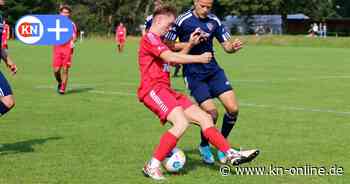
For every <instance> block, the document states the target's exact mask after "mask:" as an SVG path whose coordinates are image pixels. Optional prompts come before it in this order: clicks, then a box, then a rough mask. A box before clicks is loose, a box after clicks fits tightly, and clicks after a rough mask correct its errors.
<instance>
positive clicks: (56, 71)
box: [52, 49, 62, 93]
mask: <svg viewBox="0 0 350 184" xmlns="http://www.w3.org/2000/svg"><path fill="white" fill-rule="evenodd" d="M61 67H62V57H61V54H60V52H58V51H57V50H56V49H54V52H53V59H52V68H53V76H54V77H55V79H56V81H57V92H58V93H59V90H60V88H61V83H62V76H61Z"/></svg>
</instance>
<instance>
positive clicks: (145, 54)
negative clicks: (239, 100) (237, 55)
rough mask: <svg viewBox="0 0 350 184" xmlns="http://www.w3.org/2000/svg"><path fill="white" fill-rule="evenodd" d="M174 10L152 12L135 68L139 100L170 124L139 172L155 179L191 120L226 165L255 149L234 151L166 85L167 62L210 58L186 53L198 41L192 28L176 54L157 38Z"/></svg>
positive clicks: (202, 115)
mask: <svg viewBox="0 0 350 184" xmlns="http://www.w3.org/2000/svg"><path fill="white" fill-rule="evenodd" d="M175 16H176V10H175V9H174V8H172V7H169V6H164V7H162V8H160V9H158V10H156V11H155V12H154V14H153V23H152V26H151V28H150V29H149V31H148V32H147V33H146V35H145V36H143V37H142V39H141V43H140V48H139V69H140V74H141V80H140V81H141V83H140V86H139V88H138V93H137V94H138V98H139V100H140V101H141V102H142V103H143V104H144V105H145V106H146V107H147V108H148V109H150V110H151V111H152V112H154V113H155V114H156V115H157V116H158V117H159V119H160V120H161V122H162V123H165V122H166V121H169V122H170V123H171V124H172V127H171V128H170V129H169V130H168V131H166V132H165V133H164V134H163V135H162V137H161V139H160V142H159V145H158V146H157V147H156V149H155V151H154V154H153V157H152V159H151V160H150V161H149V162H147V163H146V165H145V166H144V168H143V172H144V174H145V175H146V176H149V177H151V178H152V179H155V180H163V179H165V178H164V176H163V174H162V172H161V169H160V168H161V162H162V161H163V160H164V159H165V157H166V156H167V155H168V154H169V153H170V151H171V150H172V149H173V148H174V147H175V146H176V143H177V141H178V139H180V138H181V136H182V135H183V134H184V132H185V130H186V129H187V127H188V126H189V122H193V123H195V124H197V125H199V126H200V127H201V130H202V132H203V135H204V136H205V137H206V138H207V139H208V140H209V142H210V143H211V144H213V145H214V146H215V147H217V148H218V149H219V150H221V151H222V152H223V153H225V155H226V157H227V161H228V163H230V164H233V165H238V164H241V163H244V162H248V161H250V160H252V159H253V158H255V157H256V156H257V154H258V153H259V151H258V150H249V151H235V150H233V149H232V148H231V147H230V145H229V143H228V141H227V140H226V139H225V138H224V137H223V136H222V135H221V133H220V132H219V131H218V130H217V129H216V128H215V127H214V123H213V121H212V118H211V117H210V115H209V114H207V113H205V112H204V111H203V110H201V109H200V108H199V107H198V106H197V105H195V104H193V103H192V102H191V101H190V99H189V98H187V97H186V96H185V95H183V94H181V93H178V92H176V91H175V90H173V89H172V88H171V87H170V76H169V65H171V64H174V63H182V64H186V63H198V64H199V63H208V62H209V61H210V60H211V59H212V54H211V53H210V52H204V53H203V54H201V55H197V56H194V55H186V54H185V53H187V52H188V51H189V50H190V49H191V48H192V47H194V46H195V45H196V44H198V42H199V38H200V37H199V36H198V34H197V33H198V30H197V31H194V32H193V33H192V34H191V35H190V38H189V40H188V42H189V43H188V44H186V46H184V47H183V49H182V51H181V52H180V53H175V52H172V51H170V50H169V48H168V47H167V46H166V45H165V44H164V43H163V41H162V39H161V37H162V36H164V35H165V34H166V32H167V31H168V30H169V29H170V28H171V25H172V24H173V23H174V21H175Z"/></svg>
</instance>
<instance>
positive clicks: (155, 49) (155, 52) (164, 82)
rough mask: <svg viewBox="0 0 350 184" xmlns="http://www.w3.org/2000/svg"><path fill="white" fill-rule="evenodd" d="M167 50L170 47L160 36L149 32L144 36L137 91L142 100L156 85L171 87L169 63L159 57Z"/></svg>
mask: <svg viewBox="0 0 350 184" xmlns="http://www.w3.org/2000/svg"><path fill="white" fill-rule="evenodd" d="M167 50H169V48H168V47H167V46H166V45H165V44H164V43H163V42H162V40H161V38H160V36H158V35H156V34H154V33H152V32H148V33H147V34H146V35H144V36H143V37H142V39H141V43H140V48H139V69H140V74H141V82H140V86H139V88H138V92H137V94H138V97H139V99H140V100H141V101H142V99H143V98H144V97H145V95H146V94H147V93H148V92H149V91H150V90H152V89H153V88H155V87H159V86H162V87H168V88H170V74H169V71H170V66H169V63H168V62H165V61H163V60H162V59H161V58H160V57H159V56H160V54H161V53H163V52H164V51H167Z"/></svg>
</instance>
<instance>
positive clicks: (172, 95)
mask: <svg viewBox="0 0 350 184" xmlns="http://www.w3.org/2000/svg"><path fill="white" fill-rule="evenodd" d="M142 101H143V103H144V104H145V106H146V107H147V108H149V109H150V110H151V111H152V112H154V113H155V114H156V115H157V116H158V117H159V119H160V121H161V122H162V124H164V123H165V122H166V121H167V117H168V115H169V114H170V112H171V111H172V110H173V109H174V108H175V107H182V108H183V109H187V108H188V107H190V106H192V105H193V103H192V101H191V100H190V99H189V98H188V97H187V96H186V95H183V94H181V93H178V92H176V91H174V90H173V89H170V88H164V87H163V88H158V89H152V90H150V92H149V93H148V94H147V95H146V96H145V97H144V98H143V100H142Z"/></svg>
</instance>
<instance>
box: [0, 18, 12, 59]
mask: <svg viewBox="0 0 350 184" xmlns="http://www.w3.org/2000/svg"><path fill="white" fill-rule="evenodd" d="M3 25H4V30H3V31H2V37H1V41H2V42H1V59H2V60H4V61H5V63H13V61H12V59H11V57H10V56H9V54H8V48H9V47H8V45H7V40H8V38H9V34H10V26H9V25H8V24H7V23H6V21H5V20H4V21H3Z"/></svg>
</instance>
